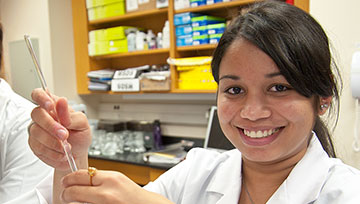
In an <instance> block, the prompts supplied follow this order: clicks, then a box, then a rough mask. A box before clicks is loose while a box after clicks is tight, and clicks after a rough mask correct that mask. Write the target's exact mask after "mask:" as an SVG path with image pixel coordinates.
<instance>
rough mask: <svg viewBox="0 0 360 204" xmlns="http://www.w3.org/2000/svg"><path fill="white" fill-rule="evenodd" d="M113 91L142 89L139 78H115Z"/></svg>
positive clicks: (112, 84) (112, 86)
mask: <svg viewBox="0 0 360 204" xmlns="http://www.w3.org/2000/svg"><path fill="white" fill-rule="evenodd" d="M111 91H113V92H126V91H140V85H139V79H113V80H112V81H111Z"/></svg>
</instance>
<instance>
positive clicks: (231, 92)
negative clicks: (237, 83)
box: [225, 87, 243, 95]
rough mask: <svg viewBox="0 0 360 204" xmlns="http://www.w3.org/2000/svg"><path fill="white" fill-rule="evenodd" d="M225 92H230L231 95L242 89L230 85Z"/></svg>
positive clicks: (240, 91)
mask: <svg viewBox="0 0 360 204" xmlns="http://www.w3.org/2000/svg"><path fill="white" fill-rule="evenodd" d="M225 92H227V93H229V94H232V95H235V94H239V93H242V92H243V90H242V89H241V88H239V87H231V88H229V89H227V90H226V91H225Z"/></svg>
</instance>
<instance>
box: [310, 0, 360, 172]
mask: <svg viewBox="0 0 360 204" xmlns="http://www.w3.org/2000/svg"><path fill="white" fill-rule="evenodd" d="M359 8H360V1H359V0H346V1H338V0H310V13H311V14H312V15H313V16H314V17H315V18H316V19H317V20H318V21H319V23H320V24H321V25H322V26H323V28H324V29H325V30H326V32H327V34H328V36H329V39H330V41H331V43H332V46H333V49H334V56H335V59H336V60H337V63H338V66H339V68H340V69H341V74H342V77H343V83H344V87H343V92H342V96H341V107H340V118H339V122H338V126H337V128H336V129H335V134H334V135H335V144H336V149H337V153H338V156H339V157H341V158H342V160H343V161H344V162H345V163H347V164H350V165H353V166H355V167H357V168H359V169H360V152H355V151H354V150H353V148H352V143H353V141H354V140H353V138H354V136H353V135H354V127H355V124H354V121H355V100H354V99H353V98H352V96H351V89H350V65H351V57H352V54H353V52H354V51H355V50H356V44H358V43H360V26H359V25H360V24H359V21H358V19H360V12H359ZM359 137H360V136H359Z"/></svg>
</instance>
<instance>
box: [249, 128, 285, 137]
mask: <svg viewBox="0 0 360 204" xmlns="http://www.w3.org/2000/svg"><path fill="white" fill-rule="evenodd" d="M278 130H279V128H275V129H271V130H263V131H260V130H259V131H250V130H245V129H244V134H245V135H246V136H248V137H251V138H262V137H267V136H270V135H272V134H274V133H275V132H277V131H278Z"/></svg>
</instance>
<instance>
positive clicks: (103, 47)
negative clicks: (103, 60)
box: [88, 41, 108, 56]
mask: <svg viewBox="0 0 360 204" xmlns="http://www.w3.org/2000/svg"><path fill="white" fill-rule="evenodd" d="M88 50H89V56H96V55H104V54H107V53H108V42H107V41H98V42H90V43H89V45H88Z"/></svg>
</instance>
